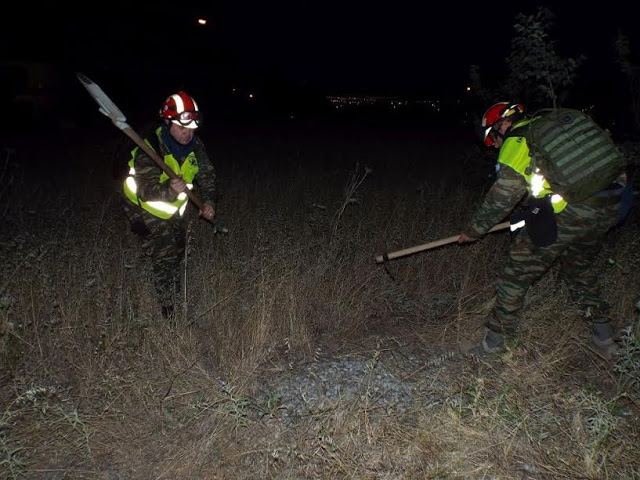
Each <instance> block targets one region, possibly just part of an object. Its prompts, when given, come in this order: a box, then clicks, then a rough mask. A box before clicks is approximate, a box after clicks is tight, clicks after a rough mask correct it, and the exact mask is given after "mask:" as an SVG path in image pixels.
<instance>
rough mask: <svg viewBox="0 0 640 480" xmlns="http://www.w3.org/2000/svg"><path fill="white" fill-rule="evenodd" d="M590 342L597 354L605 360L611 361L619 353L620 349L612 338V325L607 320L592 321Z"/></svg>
mask: <svg viewBox="0 0 640 480" xmlns="http://www.w3.org/2000/svg"><path fill="white" fill-rule="evenodd" d="M599 320H601V321H599ZM591 341H592V343H593V345H594V346H595V347H596V350H597V352H598V353H599V354H600V355H602V356H603V357H604V358H606V359H611V358H612V357H614V356H616V355H617V354H618V353H619V352H620V347H619V346H618V344H617V343H616V342H615V340H614V338H613V325H612V324H611V321H610V320H609V319H607V318H604V319H597V320H594V322H593V336H592V337H591Z"/></svg>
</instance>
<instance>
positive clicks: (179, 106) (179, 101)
mask: <svg viewBox="0 0 640 480" xmlns="http://www.w3.org/2000/svg"><path fill="white" fill-rule="evenodd" d="M171 98H173V101H174V102H176V111H177V112H178V113H182V112H184V102H183V101H182V98H180V95H178V94H175V95H171Z"/></svg>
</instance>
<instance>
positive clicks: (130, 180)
mask: <svg viewBox="0 0 640 480" xmlns="http://www.w3.org/2000/svg"><path fill="white" fill-rule="evenodd" d="M161 129H162V127H160V128H158V129H157V130H156V135H157V136H158V139H160V132H161ZM145 143H146V144H147V145H148V146H149V147H151V148H152V149H153V150H154V151H155V149H154V148H153V146H152V145H151V143H150V142H149V141H148V140H146V139H145ZM137 151H138V147H136V148H134V149H133V150H132V152H131V160H129V176H128V177H127V178H126V179H125V181H124V193H125V195H126V196H127V198H128V199H129V200H131V202H133V203H134V204H136V205H140V206H141V207H142V208H143V209H145V210H146V211H147V212H149V213H151V214H153V215H155V216H156V217H158V218H161V219H163V220H167V219H169V218H171V217H172V216H173V215H174V214H175V213H176V212H178V214H179V215H180V216H182V215H184V212H185V210H186V208H187V203H188V201H189V198H188V197H187V194H186V193H184V192H182V193H180V194H179V195H178V196H177V198H176V199H175V200H174V201H173V202H165V201H148V202H145V201H143V200H141V199H140V198H139V197H138V194H137V192H138V185H137V184H136V181H135V173H136V172H135V157H136V154H137ZM164 163H165V164H166V165H167V166H168V167H169V168H170V169H171V171H172V172H174V173H176V174H177V175H180V176H181V177H182V179H183V180H184V181H185V182H186V184H187V188H189V190H192V189H193V179H194V178H195V176H196V174H197V173H198V170H199V169H198V161H197V159H196V156H195V153H194V152H191V153H189V155H187V157H186V158H185V159H184V161H183V162H182V165H179V164H178V161H177V160H176V159H175V158H174V156H173V155H165V156H164ZM167 180H169V176H168V175H167V174H166V173H165V172H162V174H161V175H160V177H159V179H158V183H160V184H164V183H166V182H167Z"/></svg>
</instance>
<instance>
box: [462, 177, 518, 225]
mask: <svg viewBox="0 0 640 480" xmlns="http://www.w3.org/2000/svg"><path fill="white" fill-rule="evenodd" d="M526 193H527V183H526V181H525V179H524V177H522V175H520V174H519V173H517V172H516V171H515V170H514V169H512V168H511V167H508V166H506V165H501V166H500V170H499V171H498V175H497V178H496V181H495V182H494V184H493V185H492V186H491V188H490V189H489V191H488V192H487V195H486V197H485V199H484V202H483V203H482V206H481V207H480V208H479V209H478V210H477V211H476V213H475V215H474V216H473V218H472V220H471V222H470V224H469V226H468V227H467V228H466V229H465V231H464V233H465V234H466V235H467V236H468V237H470V238H480V237H482V236H483V235H484V234H486V233H487V232H488V231H489V230H491V228H492V227H493V226H494V225H496V224H497V223H499V222H500V221H502V220H503V219H504V218H505V217H506V216H507V215H509V213H511V211H512V210H513V209H514V208H515V206H516V205H517V204H518V202H520V200H522V197H523V196H524V195H525V194H526Z"/></svg>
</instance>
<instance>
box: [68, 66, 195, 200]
mask: <svg viewBox="0 0 640 480" xmlns="http://www.w3.org/2000/svg"><path fill="white" fill-rule="evenodd" d="M76 75H77V77H78V80H80V83H82V85H83V86H84V88H86V89H87V91H88V92H89V94H90V95H91V96H92V97H93V99H94V100H95V101H96V103H97V104H98V105H99V106H100V108H99V110H100V113H102V114H103V115H105V116H107V117H109V118H110V119H111V121H112V122H113V124H114V125H115V126H116V127H118V128H119V129H120V130H122V132H123V133H124V134H125V135H127V136H128V137H129V138H130V139H131V140H133V141H134V142H135V143H136V145H138V146H139V147H140V148H141V149H142V150H144V151H145V153H146V154H147V155H149V157H150V158H151V159H152V160H153V161H154V162H155V163H156V164H157V165H158V167H160V169H162V171H163V172H164V173H166V174H167V175H168V176H169V178H178V176H177V175H176V174H175V173H174V171H173V170H171V169H170V168H169V166H168V165H167V164H166V163H164V161H162V159H161V158H160V156H159V155H158V154H157V153H156V152H154V151H153V149H152V148H150V147H149V145H147V144H146V143H144V140H143V139H142V138H141V137H140V135H138V134H137V133H136V132H135V131H134V130H133V129H132V128H131V127H130V126H129V125H128V124H127V118H126V117H125V116H124V114H123V113H122V112H121V111H120V109H119V108H118V107H117V106H116V104H115V103H113V102H112V101H111V99H110V98H109V97H107V94H106V93H104V92H103V91H102V89H101V88H100V87H99V86H98V84H97V83H95V82H93V81H92V80H91V79H90V78H89V77H87V76H86V75H84V74H82V73H79V72H78V73H77V74H76ZM185 193H186V194H187V196H188V197H189V200H191V201H192V202H193V204H194V205H195V206H196V207H197V208H198V210H202V207H203V204H202V202H201V201H200V199H199V198H198V197H197V196H196V194H195V193H193V192H192V191H191V190H189V189H188V188H187V189H186V190H185Z"/></svg>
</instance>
